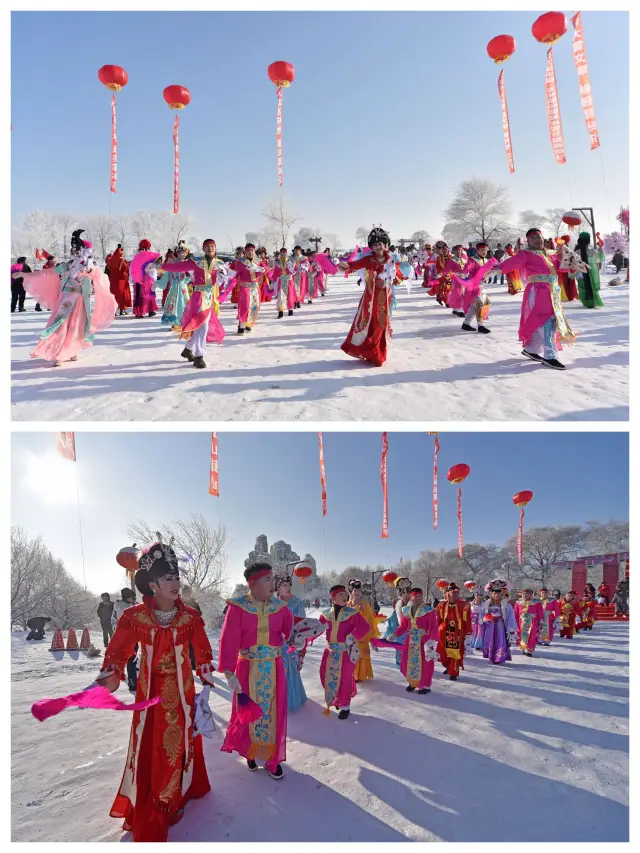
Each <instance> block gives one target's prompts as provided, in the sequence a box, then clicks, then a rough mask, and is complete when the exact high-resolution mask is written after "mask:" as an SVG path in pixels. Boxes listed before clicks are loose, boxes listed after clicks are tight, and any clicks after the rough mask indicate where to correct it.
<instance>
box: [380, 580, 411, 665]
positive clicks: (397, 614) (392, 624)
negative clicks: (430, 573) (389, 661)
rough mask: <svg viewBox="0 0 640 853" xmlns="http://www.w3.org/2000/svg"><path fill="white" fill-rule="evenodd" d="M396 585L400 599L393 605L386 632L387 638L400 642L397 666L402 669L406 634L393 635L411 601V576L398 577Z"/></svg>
mask: <svg viewBox="0 0 640 853" xmlns="http://www.w3.org/2000/svg"><path fill="white" fill-rule="evenodd" d="M394 586H395V588H396V591H397V593H398V599H397V601H396V602H395V603H394V605H393V612H392V614H391V616H389V618H388V619H387V627H386V630H385V634H384V639H385V640H391V642H394V643H398V645H399V647H398V649H396V666H397V667H398V669H400V660H401V659H402V647H403V645H404V638H405V636H406V635H405V634H403V635H402V636H400V637H398V636H394V637H393V639H392V637H391V635H392V634H394V632H395V631H397V629H398V628H399V627H400V619H401V618H402V608H403V607H406V606H407V604H408V603H409V590H410V589H411V586H412V584H411V581H410V580H409V578H396V580H395V581H394Z"/></svg>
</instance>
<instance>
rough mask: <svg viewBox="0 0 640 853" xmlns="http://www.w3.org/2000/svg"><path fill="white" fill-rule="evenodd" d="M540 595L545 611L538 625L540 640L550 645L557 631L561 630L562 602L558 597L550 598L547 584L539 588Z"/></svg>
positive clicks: (545, 644)
mask: <svg viewBox="0 0 640 853" xmlns="http://www.w3.org/2000/svg"><path fill="white" fill-rule="evenodd" d="M555 591H556V590H554V593H555ZM558 594H559V591H558ZM538 596H539V598H540V604H541V605H542V610H543V612H544V618H543V619H542V621H541V622H540V625H539V627H538V642H539V643H540V644H541V645H543V646H550V645H551V643H552V642H553V637H554V634H555V632H556V631H559V630H560V615H561V614H560V603H559V601H558V600H557V599H556V598H549V590H548V589H547V587H546V586H543V587H542V588H541V589H539V590H538Z"/></svg>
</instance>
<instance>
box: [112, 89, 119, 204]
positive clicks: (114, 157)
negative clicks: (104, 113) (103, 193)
mask: <svg viewBox="0 0 640 853" xmlns="http://www.w3.org/2000/svg"><path fill="white" fill-rule="evenodd" d="M117 183H118V135H117V133H116V96H115V95H111V192H112V193H114V192H115V191H116V185H117Z"/></svg>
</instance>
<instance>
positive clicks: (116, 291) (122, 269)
mask: <svg viewBox="0 0 640 853" xmlns="http://www.w3.org/2000/svg"><path fill="white" fill-rule="evenodd" d="M107 268H108V270H109V284H110V288H109V289H110V290H111V293H112V294H113V297H114V299H115V300H116V302H117V303H118V310H119V312H120V316H121V317H122V316H124V315H125V314H126V313H127V311H126V309H127V308H131V288H130V286H129V264H128V263H127V262H126V261H125V259H124V254H123V252H122V245H121V244H120V243H118V248H117V249H116V250H115V252H114V253H113V254H112V255H111V256H110V258H109V263H108V264H107Z"/></svg>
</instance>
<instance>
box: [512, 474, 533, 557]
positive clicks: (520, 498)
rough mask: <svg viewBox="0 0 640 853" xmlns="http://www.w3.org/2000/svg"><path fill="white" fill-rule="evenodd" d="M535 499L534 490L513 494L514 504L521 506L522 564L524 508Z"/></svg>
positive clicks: (519, 530)
mask: <svg viewBox="0 0 640 853" xmlns="http://www.w3.org/2000/svg"><path fill="white" fill-rule="evenodd" d="M532 500H533V492H530V491H528V490H525V491H524V492H517V493H516V494H515V495H514V496H513V502H514V504H515V505H516V506H517V507H519V508H520V523H519V524H518V540H517V544H518V562H519V563H520V565H522V528H523V525H524V508H525V507H526V505H527V504H528V503H529V502H530V501H532Z"/></svg>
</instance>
